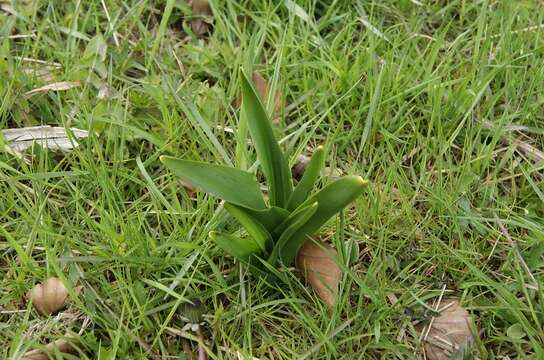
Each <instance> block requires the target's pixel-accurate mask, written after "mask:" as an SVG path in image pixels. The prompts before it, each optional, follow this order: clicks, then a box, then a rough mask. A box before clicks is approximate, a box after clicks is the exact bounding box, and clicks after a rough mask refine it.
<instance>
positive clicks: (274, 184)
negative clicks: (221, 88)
mask: <svg viewBox="0 0 544 360" xmlns="http://www.w3.org/2000/svg"><path fill="white" fill-rule="evenodd" d="M241 73H242V110H243V111H244V115H245V116H246V121H247V126H248V129H249V133H250V135H251V138H252V139H253V143H254V145H255V150H256V152H257V158H258V159H259V162H260V163H261V167H262V170H263V173H264V176H265V177H266V179H267V181H268V185H269V191H270V205H272V206H278V207H285V206H286V205H287V201H288V200H289V197H290V195H291V192H292V191H293V185H292V183H291V171H290V170H289V165H288V164H287V160H286V159H285V157H284V155H283V153H282V151H281V149H280V146H279V144H278V142H277V140H276V138H275V136H274V130H273V129H272V125H271V122H270V119H269V117H268V114H267V113H266V110H265V109H264V107H263V104H262V102H261V100H260V99H259V96H258V95H257V93H256V91H255V89H254V88H253V86H252V85H251V83H250V81H249V80H248V78H247V77H246V75H245V73H244V72H243V71H242V72H241Z"/></svg>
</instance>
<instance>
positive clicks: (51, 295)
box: [27, 277, 68, 315]
mask: <svg viewBox="0 0 544 360" xmlns="http://www.w3.org/2000/svg"><path fill="white" fill-rule="evenodd" d="M27 298H28V300H29V301H32V305H34V308H35V309H36V311H37V312H38V313H39V314H40V315H53V314H56V313H57V312H59V311H60V310H62V309H63V308H64V307H65V306H66V304H67V303H68V291H67V290H66V287H65V286H64V284H63V282H62V281H61V280H60V279H57V278H55V277H52V278H49V279H47V280H45V281H44V282H43V283H41V284H37V285H36V286H34V287H33V288H32V289H31V290H30V291H29V292H28V294H27Z"/></svg>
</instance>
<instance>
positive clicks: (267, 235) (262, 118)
mask: <svg viewBox="0 0 544 360" xmlns="http://www.w3.org/2000/svg"><path fill="white" fill-rule="evenodd" d="M242 99H243V103H242V111H243V112H244V115H245V119H246V121H247V127H248V129H249V133H250V135H251V138H252V140H253V144H254V146H255V150H256V153H257V159H258V160H259V163H260V166H261V170H262V173H263V175H264V176H265V178H266V180H267V183H268V203H266V202H265V200H264V197H263V194H262V192H261V190H260V185H259V183H258V182H257V180H256V178H255V175H254V174H252V173H249V172H247V171H243V170H240V169H236V168H234V167H230V166H223V165H216V164H209V163H205V162H199V161H191V160H182V159H176V158H173V157H170V156H162V157H161V161H162V162H163V163H164V165H166V167H168V168H169V169H171V170H172V171H173V172H174V173H175V174H177V175H178V176H180V177H181V178H182V179H183V180H184V181H186V182H189V183H190V184H192V185H194V186H195V187H197V188H198V189H200V190H202V191H204V192H207V193H209V194H212V195H214V196H217V197H218V198H220V199H222V200H224V201H225V209H226V210H227V211H228V212H229V213H230V214H231V215H232V216H233V217H234V218H236V219H237V220H238V221H239V222H240V224H241V225H242V226H243V227H244V228H245V230H246V233H247V236H245V237H238V236H234V235H232V234H224V233H217V232H211V233H210V237H211V238H212V239H213V240H214V241H215V243H216V244H217V245H218V246H219V247H220V248H222V249H223V250H224V251H225V252H227V253H228V254H229V255H231V256H233V257H235V258H236V259H238V260H239V261H241V262H242V263H244V264H246V265H247V266H249V268H250V270H251V271H252V272H253V273H255V274H257V275H266V274H270V273H275V272H276V271H275V270H276V269H278V268H280V267H281V266H282V265H283V266H291V265H292V264H293V262H294V260H295V257H296V255H297V252H298V250H299V249H300V247H301V245H302V244H303V243H304V242H305V241H306V240H308V238H309V237H310V236H311V235H314V234H316V232H317V231H318V230H319V228H320V227H321V226H323V224H325V222H327V220H329V219H330V218H331V217H332V216H333V215H335V214H336V213H338V212H340V211H341V210H342V209H343V208H344V207H346V206H347V205H348V204H349V203H351V202H352V201H353V200H354V199H355V198H357V197H358V196H359V195H360V194H361V193H362V192H363V190H364V188H365V185H366V184H367V182H366V181H365V180H363V179H362V178H361V177H360V176H345V177H342V178H340V179H338V180H336V181H334V182H332V183H330V184H328V185H326V186H325V187H323V188H322V189H321V190H319V191H317V192H315V193H312V190H313V188H314V186H315V184H316V182H317V180H318V178H319V175H320V172H321V169H322V167H323V164H324V159H325V154H324V150H323V147H321V146H320V147H318V148H317V149H316V150H315V151H314V153H313V155H312V158H311V160H310V163H309V164H308V167H307V168H306V171H305V172H304V175H303V177H302V179H301V180H300V182H299V183H298V184H297V186H296V187H294V188H293V182H292V179H291V171H290V170H289V166H288V163H287V159H286V158H285V155H284V154H283V152H282V150H281V149H280V145H279V144H278V142H277V140H276V138H275V137H274V131H273V129H272V125H271V122H270V119H269V117H268V115H267V113H266V111H265V109H264V107H263V104H262V103H261V101H260V99H259V97H258V96H257V93H256V92H255V89H254V88H253V86H252V85H251V83H250V82H249V80H248V78H247V77H246V76H245V74H243V73H242Z"/></svg>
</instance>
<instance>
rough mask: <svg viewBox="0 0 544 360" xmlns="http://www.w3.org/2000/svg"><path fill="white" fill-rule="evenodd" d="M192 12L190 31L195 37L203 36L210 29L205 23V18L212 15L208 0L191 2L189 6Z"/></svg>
mask: <svg viewBox="0 0 544 360" xmlns="http://www.w3.org/2000/svg"><path fill="white" fill-rule="evenodd" d="M191 8H192V10H193V19H192V20H191V30H193V32H194V33H195V35H204V34H206V33H207V32H208V30H209V29H210V24H208V23H207V22H206V19H205V18H206V17H209V16H211V15H213V14H212V9H211V7H210V3H209V2H208V0H193V3H192V5H191Z"/></svg>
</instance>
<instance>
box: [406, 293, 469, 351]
mask: <svg viewBox="0 0 544 360" xmlns="http://www.w3.org/2000/svg"><path fill="white" fill-rule="evenodd" d="M440 307H441V309H443V310H439V312H440V315H438V316H436V317H434V318H432V319H431V322H430V323H429V324H425V325H421V326H418V327H416V330H417V331H418V333H419V335H420V337H421V336H422V337H423V339H422V340H423V343H424V345H425V355H426V357H427V359H429V360H450V359H452V358H453V356H458V355H460V354H464V353H466V352H470V351H472V344H473V343H474V337H473V336H472V331H471V328H470V315H469V313H468V312H467V311H466V310H465V309H464V308H463V307H462V306H461V305H460V304H459V300H457V299H445V300H443V301H442V302H441V303H440ZM461 358H462V357H461Z"/></svg>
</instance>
